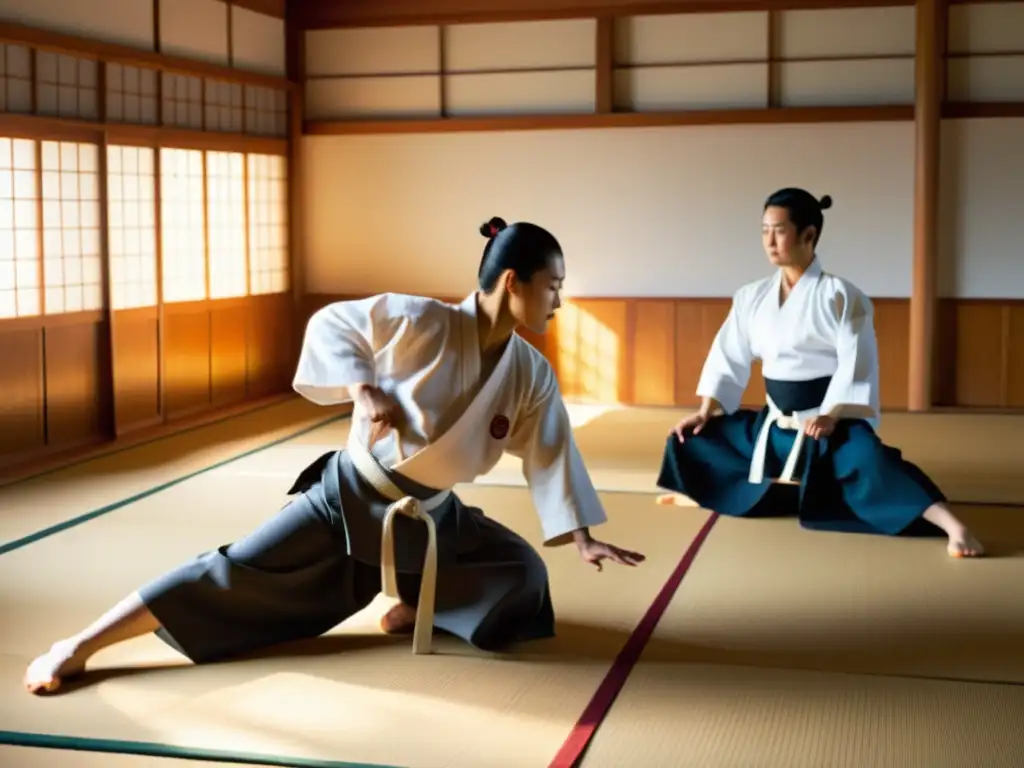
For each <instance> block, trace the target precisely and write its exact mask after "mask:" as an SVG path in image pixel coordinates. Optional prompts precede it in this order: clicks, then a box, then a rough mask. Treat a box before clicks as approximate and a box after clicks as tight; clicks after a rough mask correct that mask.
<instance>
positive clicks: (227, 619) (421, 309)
mask: <svg viewBox="0 0 1024 768" xmlns="http://www.w3.org/2000/svg"><path fill="white" fill-rule="evenodd" d="M481 234H483V235H484V236H485V237H487V238H488V241H487V244H486V246H485V247H484V252H483V258H482V261H481V264H480V269H479V286H480V290H479V291H475V292H474V293H472V294H471V295H470V296H469V297H468V298H466V299H465V300H464V301H463V302H462V303H461V304H460V305H451V304H447V303H443V302H440V301H436V300H433V299H428V298H421V297H417V296H407V295H397V294H384V295H379V296H374V297H372V298H367V299H362V300H358V301H347V302H340V303H335V304H331V305H329V306H327V307H325V308H323V309H321V310H319V311H318V312H317V313H316V314H315V315H314V316H313V317H312V319H311V320H310V321H309V324H308V326H307V328H306V334H305V339H304V342H303V347H302V351H301V354H300V359H299V363H298V368H297V372H296V374H295V379H294V383H293V386H294V389H295V390H296V391H297V392H298V393H299V394H301V395H303V396H304V397H306V398H308V399H309V400H311V401H312V402H315V403H318V404H324V405H327V404H336V403H343V402H347V401H348V400H349V399H350V398H351V399H352V400H354V403H355V408H354V411H353V417H352V418H353V422H352V429H351V436H350V438H349V441H348V444H347V446H346V448H344V449H342V450H336V451H331V452H329V453H326V454H324V455H323V456H321V457H320V458H319V459H318V460H316V461H315V462H313V463H312V464H311V465H310V466H309V467H307V468H306V469H305V470H304V471H303V472H302V473H301V474H300V476H299V478H298V479H297V480H296V482H295V484H294V485H293V487H292V488H291V490H290V491H289V494H292V495H294V499H293V500H292V501H291V502H290V503H289V504H288V505H287V506H285V507H284V508H283V509H282V510H281V511H280V512H279V513H278V514H276V515H275V516H274V517H272V518H271V519H269V520H268V521H267V522H266V523H264V524H263V525H261V526H259V527H258V528H257V529H256V530H255V531H254V532H252V533H251V534H249V535H248V536H246V537H244V538H242V539H241V540H240V541H236V542H235V543H233V544H230V545H226V546H221V547H218V548H216V549H213V550H211V551H208V552H206V553H205V554H202V555H199V556H198V557H197V558H195V559H193V560H191V561H189V562H186V563H184V564H182V565H181V566H179V567H178V568H176V569H173V570H171V571H170V572H169V573H166V574H164V575H162V576H160V577H158V578H156V579H155V580H153V581H151V582H150V583H148V584H146V585H145V586H143V587H142V588H141V589H140V590H138V591H137V592H135V593H134V594H132V595H130V596H129V597H127V598H125V599H124V600H122V602H121V603H119V604H118V605H116V606H115V607H114V608H112V609H111V610H110V611H109V612H107V613H106V614H104V615H103V616H101V617H100V618H99V619H97V620H96V621H95V622H94V623H93V624H91V625H90V626H88V627H86V628H84V629H83V630H81V631H80V632H78V633H77V634H74V635H72V636H70V637H68V638H66V639H64V640H60V641H58V642H57V643H55V644H54V645H53V646H52V648H51V649H50V650H49V652H47V653H46V654H44V655H42V656H40V657H39V658H37V659H36V660H35V661H33V662H32V663H31V664H30V665H29V667H28V669H27V671H26V674H25V681H24V682H25V686H26V688H27V689H28V690H29V691H31V692H36V693H46V692H50V691H53V690H56V688H57V687H58V686H59V685H60V683H61V681H62V679H67V678H68V677H69V676H70V675H74V674H78V673H80V672H82V671H83V670H84V667H85V663H86V661H87V660H88V659H89V658H90V657H91V656H92V655H93V654H95V653H96V652H97V651H99V650H101V649H103V648H105V647H108V646H110V645H112V644H113V643H116V642H119V641H122V640H126V639H129V638H132V637H136V636H139V635H143V634H147V633H151V632H155V633H156V634H157V635H158V636H159V637H160V638H162V639H163V640H164V641H165V642H167V643H168V644H169V645H170V646H171V647H173V648H174V649H176V650H177V651H179V652H180V653H182V654H183V655H184V656H186V657H187V658H188V659H190V660H191V661H193V662H195V663H203V662H208V661H214V660H220V659H224V658H227V657H232V656H237V655H239V654H242V653H245V652H249V651H253V650H256V649H259V648H264V647H267V646H270V645H276V644H279V643H283V642H286V641H292V640H298V639H302V638H310V637H315V636H318V635H321V634H323V633H324V632H327V631H328V630H330V629H331V628H333V627H334V626H336V625H337V624H339V623H341V622H342V621H344V620H345V619H346V618H348V617H349V616H351V615H352V614H354V613H356V612H358V611H359V610H361V609H362V608H364V607H365V606H366V605H368V604H369V603H370V601H371V600H372V599H373V598H374V597H375V596H376V595H377V593H379V592H381V587H382V581H381V565H380V563H381V552H382V547H381V538H382V519H383V517H384V515H385V512H386V510H387V509H388V507H389V505H390V503H391V501H392V500H389V498H387V497H386V496H385V495H383V494H382V492H381V490H379V489H381V488H382V486H381V484H380V483H384V484H387V483H388V482H390V483H391V484H392V485H391V488H392V490H394V488H395V486H397V488H398V489H400V491H399V492H400V493H403V494H408V495H409V496H411V497H413V498H415V499H417V500H421V501H422V502H423V507H422V508H423V509H425V510H427V511H428V514H429V515H430V517H431V518H432V519H433V520H434V522H435V526H436V537H437V539H436V540H437V550H436V551H437V581H436V593H435V601H436V604H435V615H434V624H433V626H434V627H437V628H440V629H442V630H445V631H447V632H450V633H452V634H454V635H456V636H458V637H460V638H462V639H464V640H465V641H466V642H468V643H470V644H471V645H473V646H475V647H478V648H481V649H487V650H498V649H501V648H503V647H505V646H507V645H508V644H510V643H513V642H518V641H524V640H529V639H534V638H544V637H550V636H552V635H553V634H554V613H553V609H552V603H551V597H550V594H549V585H548V576H547V570H546V568H545V565H544V562H543V560H542V559H541V557H540V555H539V554H538V553H537V552H536V551H535V550H534V549H533V548H531V547H530V546H529V544H527V542H526V541H525V540H524V539H522V538H521V537H520V536H518V535H517V534H515V533H513V532H512V531H511V530H509V529H508V528H506V527H504V526H503V525H501V524H499V523H498V522H496V521H494V520H492V519H490V518H488V517H486V516H485V515H484V514H483V512H482V511H481V510H479V509H476V508H473V507H469V506H466V505H464V504H463V503H462V502H461V500H460V499H459V498H458V497H457V496H456V495H455V494H454V493H452V492H451V489H452V487H453V486H455V485H456V484H457V483H464V482H470V481H472V480H474V479H475V478H476V477H478V476H479V475H482V474H485V473H486V472H488V471H489V470H490V469H491V468H492V467H494V466H495V464H496V463H497V462H498V460H499V459H500V458H501V456H502V454H503V453H505V452H508V453H510V454H513V455H515V456H518V457H520V458H521V459H522V462H523V473H524V475H525V478H526V480H527V483H528V485H529V488H530V492H531V497H532V501H533V503H534V506H535V507H536V510H537V512H538V514H539V517H540V524H541V528H542V532H543V536H544V541H545V544H546V545H549V546H554V545H560V544H566V543H568V542H575V544H576V546H577V547H578V549H579V553H580V555H581V557H582V559H583V560H584V561H585V562H587V563H591V564H593V565H595V566H596V567H597V569H598V570H600V569H601V567H602V565H601V563H602V561H604V560H609V561H611V562H615V563H619V564H623V565H636V564H638V563H640V562H642V561H643V560H644V556H643V555H641V554H639V553H636V552H632V551H628V550H624V549H620V548H619V547H616V546H613V545H610V544H606V543H604V542H601V541H598V540H597V539H595V538H593V537H592V536H591V534H590V528H591V527H592V526H596V525H599V524H601V523H603V522H605V520H606V515H605V511H604V509H603V507H602V505H601V502H600V500H599V498H598V495H597V492H596V490H595V488H594V486H593V484H592V483H591V480H590V478H589V476H588V474H587V471H586V468H585V467H584V465H583V461H582V458H581V456H580V454H579V452H578V450H577V447H576V444H575V441H574V439H573V433H572V429H571V426H570V423H569V418H568V414H567V412H566V409H565V405H564V403H563V400H562V396H561V393H560V391H559V388H558V385H557V382H556V380H555V377H554V374H553V371H552V369H551V366H550V364H549V363H548V361H547V360H546V359H545V358H544V357H543V355H542V354H541V353H540V352H539V351H537V350H536V349H535V348H534V347H533V346H532V345H530V344H529V343H528V342H526V341H525V340H524V339H523V338H522V337H521V336H519V335H518V334H516V333H515V332H514V331H515V329H516V328H517V327H519V326H525V327H526V328H529V329H531V330H533V331H535V332H538V333H542V332H543V331H544V329H545V327H546V326H547V323H548V321H549V320H550V319H551V318H552V317H554V313H555V310H557V309H558V307H559V306H560V303H561V302H560V292H561V288H562V282H563V280H564V277H565V264H564V259H563V255H562V249H561V247H560V245H559V243H558V241H557V240H556V239H555V238H554V237H553V236H552V235H551V234H550V233H549V232H548V231H546V230H545V229H543V228H541V227H539V226H536V225H534V224H530V223H517V224H513V225H512V226H508V227H506V225H505V222H504V221H502V220H501V219H499V218H494V219H491V220H490V221H489V222H488V223H487V224H485V225H483V226H482V227H481ZM382 477H383V479H382ZM394 544H395V563H394V565H395V571H396V573H397V587H398V592H399V597H400V598H401V600H400V602H399V603H398V604H397V605H396V606H395V607H393V608H392V609H391V610H390V611H389V612H388V613H387V614H386V615H385V616H384V617H383V619H382V621H381V624H382V627H383V628H384V629H385V631H389V632H400V631H407V630H409V629H411V626H412V624H413V623H414V621H415V616H416V602H417V598H418V594H419V586H420V577H421V573H422V568H423V563H424V553H425V550H426V547H427V529H426V526H425V525H424V523H423V521H421V520H414V519H410V518H408V517H403V516H398V518H397V519H396V520H394Z"/></svg>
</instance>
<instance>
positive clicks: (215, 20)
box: [0, 0, 294, 466]
mask: <svg viewBox="0 0 1024 768" xmlns="http://www.w3.org/2000/svg"><path fill="white" fill-rule="evenodd" d="M0 35H2V40H0V43H3V44H2V45H0V52H2V54H3V55H2V56H0V64H2V65H3V66H2V69H0V86H2V87H0V95H2V97H3V102H2V103H0V122H2V124H3V128H2V129H0V145H2V146H0V154H4V153H6V154H4V158H3V160H4V162H3V164H4V165H6V166H7V167H6V168H4V169H3V170H0V187H2V189H0V206H2V210H0V216H2V218H3V220H2V221H0V236H2V237H3V242H2V243H0V247H2V251H0V283H2V284H0V353H2V358H3V365H2V366H0V391H2V392H3V393H4V397H3V399H2V402H0V466H2V465H6V466H10V465H12V464H22V463H24V462H26V461H30V460H35V459H38V458H45V457H46V456H48V455H52V454H55V453H59V452H61V451H65V450H68V449H75V448H78V447H80V446H86V445H90V444H93V443H97V442H103V441H109V440H112V439H114V438H115V436H118V435H126V434H131V433H135V434H138V433H139V430H145V429H146V428H160V426H161V425H164V424H165V423H170V422H176V421H177V422H179V423H180V420H181V419H183V418H186V417H188V418H193V417H196V416H197V415H200V414H204V413H212V412H214V411H215V410H217V409H219V408H221V407H229V406H231V407H246V403H249V402H255V401H258V400H259V399H260V398H263V397H265V396H267V395H271V394H273V393H279V392H286V391H287V390H288V386H289V381H290V374H291V370H292V367H293V365H294V360H293V357H294V350H293V349H292V348H291V347H290V345H289V343H288V341H287V339H288V338H289V335H290V334H289V329H290V328H291V325H292V322H293V319H292V306H293V300H292V295H291V286H290V284H289V274H288V272H289V270H288V267H287V257H288V234H287V227H288V224H287V215H286V214H287V210H286V207H287V195H286V191H285V189H284V186H285V179H286V177H287V171H288V168H287V162H286V156H287V153H288V149H287V148H288V140H287V130H288V121H287V119H286V116H283V114H282V110H283V109H285V108H286V105H287V81H286V80H285V79H284V74H285V29H284V5H283V3H282V2H276V3H275V2H266V1H264V0H260V1H259V2H254V1H253V0H250V1H249V2H234V3H226V2H222V1H221V0H157V1H155V0H74V2H70V1H69V0H0ZM168 62H170V64H168ZM108 148H109V149H110V150H111V153H110V154H108ZM12 160H13V161H14V163H15V165H16V166H17V167H16V169H15V171H14V172H13V174H12V172H11V171H10V170H9V168H10V166H11V162H12ZM12 176H13V177H15V178H14V179H13V181H12Z"/></svg>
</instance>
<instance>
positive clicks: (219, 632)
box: [140, 451, 554, 663]
mask: <svg viewBox="0 0 1024 768" xmlns="http://www.w3.org/2000/svg"><path fill="white" fill-rule="evenodd" d="M390 479H391V481H392V482H393V483H394V484H395V485H397V486H398V487H399V488H401V489H402V491H403V492H404V493H408V494H409V495H412V496H415V497H417V498H420V499H426V498H429V497H430V496H433V495H435V494H436V493H437V491H435V490H432V489H428V488H423V487H422V486H418V485H415V484H412V483H410V482H409V481H408V480H406V479H405V478H402V477H400V476H398V475H395V474H393V473H392V474H391V475H390ZM289 494H297V495H296V496H295V498H294V499H293V500H292V501H291V502H290V503H289V504H288V505H286V506H285V507H284V508H283V509H282V510H281V511H280V512H279V513H278V514H277V515H275V516H274V517H273V518H271V519H270V520H268V521H267V522H266V523H264V524H263V525H261V526H260V527H259V528H257V529H256V530H255V531H253V532H252V533H250V534H249V535H248V536H246V537H245V538H243V539H241V540H239V541H236V542H235V543H233V544H230V545H225V546H221V547H218V548H217V549H214V550H211V551H209V552H206V553H204V554H201V555H199V556H198V557H196V558H194V559H192V560H190V561H188V562H186V563H184V564H182V565H181V566H179V567H177V568H175V569H174V570H172V571H170V572H169V573H166V574H164V575H163V576H160V577H158V578H157V579H155V580H154V581H152V582H150V583H149V584H147V585H146V586H144V587H143V588H142V589H141V590H140V595H141V597H142V600H143V602H144V603H145V604H146V605H147V606H148V607H149V609H150V611H152V613H153V615H154V616H156V618H157V620H158V621H159V622H160V624H161V628H160V629H159V630H158V631H157V635H158V636H159V637H160V638H161V639H163V640H164V641H165V642H167V643H168V644H169V645H170V646H172V647H173V648H175V649H176V650H178V651H179V652H180V653H182V654H183V655H185V656H186V657H188V658H189V659H190V660H192V661H193V662H196V663H202V662H209V661H215V660H220V659H224V658H229V657H232V656H237V655H240V654H242V653H247V652H251V651H255V650H258V649H261V648H267V647H269V646H272V645H277V644H279V643H284V642H288V641H294V640H300V639H306V638H312V637H317V636H319V635H321V634H323V633H325V632H327V631H328V630H330V629H332V628H333V627H335V626H337V625H338V624H340V623H341V622H343V621H344V620H345V619H347V618H348V617H350V616H352V615H353V614H354V613H357V612H358V611H360V610H362V609H363V608H365V607H366V606H367V605H368V604H369V603H370V601H371V600H373V598H374V597H375V596H376V595H377V593H379V592H380V591H381V568H380V549H381V534H382V522H383V519H384V514H385V512H386V510H387V508H388V506H389V505H390V502H389V501H388V500H387V499H385V498H384V497H383V496H381V495H380V494H379V493H378V492H377V491H376V490H375V489H374V488H373V487H371V486H370V485H369V484H368V483H367V482H366V481H365V480H364V479H363V478H362V477H361V476H360V475H359V474H358V473H357V472H356V470H355V467H354V466H353V465H352V462H351V459H350V458H349V456H348V454H347V453H346V452H345V451H339V452H332V453H329V454H325V455H324V456H321V457H320V458H319V459H318V460H317V461H315V462H314V463H313V464H311V465H310V466H309V467H307V468H306V469H305V470H304V471H303V472H302V474H301V475H300V476H299V478H298V479H297V480H296V482H295V485H294V486H293V487H292V488H291V490H290V491H289ZM430 515H431V517H432V518H433V519H434V522H435V524H436V528H437V555H438V573H437V590H436V605H435V615H434V626H435V627H436V628H438V629H441V630H444V631H446V632H449V633H451V634H453V635H455V636H457V637H460V638H462V639H463V640H465V641H466V642H468V643H470V644H471V645H473V646H474V647H477V648H480V649H481V650H486V651H494V650H500V649H501V648H503V647H505V646H507V645H508V644H510V643H514V642H519V641H523V640H530V639H536V638H542V637H551V636H552V635H553V634H554V611H553V608H552V604H551V597H550V593H549V585H548V578H547V569H546V567H545V565H544V562H543V560H541V558H540V555H538V554H537V552H536V551H535V550H534V549H533V548H532V547H531V546H530V545H529V544H528V543H527V542H526V541H525V540H524V539H522V538H521V537H520V536H518V535H517V534H515V533H513V532H512V531H510V530H509V529H508V528H505V527H504V526H503V525H501V524H499V523H497V522H495V521H494V520H490V519H488V518H487V517H485V516H484V514H483V512H482V511H481V510H479V509H476V508H475V507H469V506H466V505H465V504H463V503H462V502H461V500H459V498H458V497H457V496H456V495H455V494H454V493H453V494H451V496H450V497H449V499H448V500H447V501H446V502H445V503H444V504H442V505H441V506H440V507H438V508H437V509H435V510H433V511H432V512H431V513H430ZM394 533H395V561H396V570H397V571H398V589H399V594H400V595H401V597H402V600H403V601H404V602H406V603H407V604H408V605H412V606H415V605H416V603H417V599H418V597H419V585H420V573H421V569H422V563H423V559H424V555H425V552H426V544H427V536H426V527H425V526H424V525H423V524H422V523H420V522H418V521H416V520H412V519H409V518H406V517H403V516H399V517H398V518H396V519H395V525H394Z"/></svg>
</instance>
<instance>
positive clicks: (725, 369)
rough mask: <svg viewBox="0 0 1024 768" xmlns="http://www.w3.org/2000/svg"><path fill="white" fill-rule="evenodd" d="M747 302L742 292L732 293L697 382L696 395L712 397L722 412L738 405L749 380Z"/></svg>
mask: <svg viewBox="0 0 1024 768" xmlns="http://www.w3.org/2000/svg"><path fill="white" fill-rule="evenodd" d="M749 304H750V302H749V299H747V298H746V294H745V292H743V291H738V292H737V293H736V294H735V295H734V296H733V299H732V306H731V307H730V308H729V314H728V315H727V316H726V318H725V322H724V323H722V327H721V328H719V329H718V333H716V334H715V338H714V341H712V342H711V350H710V351H709V352H708V356H707V358H706V359H705V360H704V368H703V369H702V370H701V374H700V380H699V381H698V382H697V395H698V397H711V398H714V399H715V400H717V401H718V402H719V403H720V404H721V406H722V408H723V410H724V411H725V412H726V413H733V412H734V411H735V410H736V409H738V408H739V407H740V401H741V400H742V398H743V393H744V392H745V391H746V389H747V382H748V381H749V380H750V368H751V366H752V365H753V361H754V356H753V353H752V352H751V349H750V337H749V335H748V332H747V327H748V319H747V318H748V315H749V313H750V306H749Z"/></svg>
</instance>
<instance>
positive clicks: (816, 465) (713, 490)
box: [658, 378, 946, 536]
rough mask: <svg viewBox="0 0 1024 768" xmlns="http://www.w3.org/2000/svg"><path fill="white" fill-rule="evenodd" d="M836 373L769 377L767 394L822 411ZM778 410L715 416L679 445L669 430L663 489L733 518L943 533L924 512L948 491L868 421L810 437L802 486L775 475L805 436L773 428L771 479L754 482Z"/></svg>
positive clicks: (788, 409) (768, 459) (847, 422)
mask: <svg viewBox="0 0 1024 768" xmlns="http://www.w3.org/2000/svg"><path fill="white" fill-rule="evenodd" d="M829 381H830V379H829V378H823V379H814V380H811V381H802V382H795V381H778V380H769V379H765V386H766V389H767V391H768V396H769V397H770V398H771V399H772V401H774V403H775V404H776V405H777V406H778V408H779V410H781V411H782V412H783V413H784V414H786V415H789V414H792V413H794V412H796V411H804V410H808V409H811V408H816V407H818V405H820V403H821V402H822V400H823V399H824V396H825V391H826V390H827V389H828V385H829ZM769 413H770V410H769V408H768V406H765V407H764V408H762V409H761V410H759V411H755V410H747V409H740V410H738V411H736V412H734V413H731V414H725V415H721V416H716V417H714V418H712V419H710V420H708V422H707V423H706V424H705V425H704V428H703V429H702V430H701V432H700V434H697V435H693V434H687V435H685V437H686V439H685V441H684V442H682V443H680V442H679V439H678V438H677V437H676V436H675V435H674V434H672V435H669V438H668V441H667V444H666V446H665V452H664V455H663V458H662V465H661V471H660V473H659V476H658V486H659V487H660V488H663V489H665V490H667V491H673V492H675V493H679V494H682V495H684V496H688V497H689V498H690V499H692V500H693V501H694V502H695V503H697V504H699V505H700V506H701V507H703V508H705V509H710V510H713V511H715V512H718V513H719V514H722V515H729V516H733V517H756V516H761V517H763V516H778V515H780V514H787V513H791V510H795V511H796V513H797V516H798V517H799V520H800V524H801V525H802V526H803V527H804V528H809V529H814V530H825V531H844V532H854V533H876V534H886V535H890V536H897V535H939V534H941V533H942V531H941V530H940V529H939V528H938V527H937V526H934V525H932V524H931V523H929V522H927V521H925V520H923V519H922V517H921V515H922V513H924V511H925V510H927V509H928V508H929V507H930V506H932V505H933V504H936V503H939V502H945V501H946V498H945V496H944V495H943V493H942V491H941V490H939V488H938V487H937V486H936V485H935V483H933V482H932V481H931V479H929V478H928V476H927V475H926V474H925V473H924V472H922V471H921V470H920V469H919V468H918V467H917V466H915V465H914V464H912V463H911V462H909V461H907V460H906V459H904V458H903V456H902V454H901V452H900V451H899V450H898V449H896V448H893V447H891V446H888V445H886V444H885V443H883V442H882V441H881V439H880V438H879V437H878V435H877V434H876V433H875V431H874V429H873V428H872V426H871V424H870V423H869V422H868V421H865V420H863V419H841V420H839V421H838V422H837V423H836V427H835V429H834V430H833V432H832V434H831V435H829V436H828V437H823V438H820V439H818V440H814V439H813V438H810V437H806V436H805V438H804V445H803V449H802V451H801V456H800V461H799V463H798V464H797V469H796V472H795V473H794V476H793V477H794V479H799V480H800V485H799V488H797V487H796V486H790V485H779V484H774V483H773V482H772V479H773V478H777V477H779V476H780V475H781V474H782V470H783V466H784V464H785V461H786V458H787V457H788V456H789V453H790V450H791V449H792V447H793V443H794V441H795V440H796V436H797V433H796V432H795V431H793V430H787V429H783V428H781V427H780V426H779V425H778V424H773V425H772V426H771V432H770V435H769V439H768V446H767V451H766V453H765V468H764V479H763V481H762V482H759V483H752V482H750V480H749V473H750V465H751V461H752V459H753V457H754V449H755V444H756V441H757V436H758V434H759V432H760V430H761V426H762V425H763V424H764V422H765V420H766V419H767V418H768V416H769Z"/></svg>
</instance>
